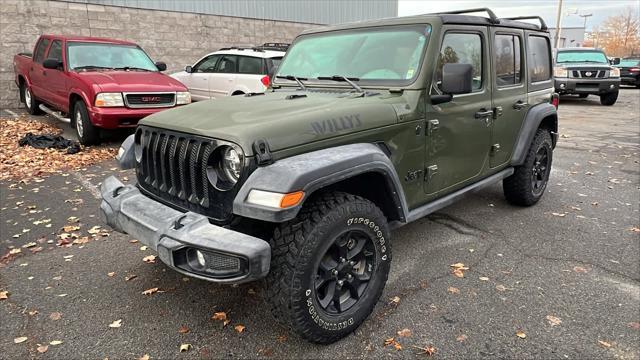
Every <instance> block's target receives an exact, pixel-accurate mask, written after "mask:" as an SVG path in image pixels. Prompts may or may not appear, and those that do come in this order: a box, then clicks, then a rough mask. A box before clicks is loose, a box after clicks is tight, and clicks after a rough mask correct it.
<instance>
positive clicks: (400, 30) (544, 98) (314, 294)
mask: <svg viewBox="0 0 640 360" xmlns="http://www.w3.org/2000/svg"><path fill="white" fill-rule="evenodd" d="M480 11H483V12H486V13H487V14H488V17H481V16H469V15H464V13H473V12H480ZM532 18H535V19H536V20H538V21H539V22H540V24H539V25H537V24H535V25H534V24H533V23H528V22H521V21H519V20H523V19H531V18H529V17H527V18H511V19H501V18H497V17H496V16H495V15H494V13H493V12H491V11H490V10H489V9H473V10H467V11H458V12H451V13H439V14H429V15H420V16H412V17H404V18H395V19H384V20H378V21H370V22H359V23H354V24H348V25H337V26H330V27H324V28H321V29H315V30H310V31H305V32H303V33H302V34H301V35H299V36H298V37H297V38H296V39H295V42H294V43H293V45H292V47H291V48H290V49H289V51H288V52H287V54H286V56H285V58H284V59H283V61H282V63H281V66H280V67H279V69H278V70H277V72H276V74H275V76H274V81H273V89H271V90H269V91H268V92H267V93H266V94H246V95H244V96H234V97H229V98H225V99H222V100H212V101H205V102H199V103H195V104H192V105H189V106H186V107H181V108H177V109H172V110H167V111H163V112H161V113H157V114H154V115H151V116H149V117H147V118H145V119H144V120H143V121H141V123H140V124H139V126H138V128H137V130H136V132H135V134H134V135H131V136H130V137H129V138H127V139H126V140H125V141H124V143H123V144H122V147H121V148H120V151H119V153H118V156H117V159H118V160H119V162H120V166H121V167H122V168H124V169H129V168H135V171H136V175H137V184H136V185H126V186H125V185H123V184H122V183H121V182H120V181H118V180H117V179H116V178H114V177H109V178H108V179H106V180H105V181H104V182H103V184H102V189H101V191H102V198H103V200H102V203H101V205H100V208H101V212H102V215H103V217H104V219H105V221H106V223H108V224H109V225H110V226H111V227H112V228H113V229H115V230H117V231H119V232H123V233H127V234H130V235H131V236H133V237H135V238H136V239H139V240H140V241H141V242H142V243H144V244H146V245H148V246H149V247H151V248H153V249H154V250H156V251H157V252H158V256H159V258H160V259H161V260H162V261H163V262H164V263H165V264H166V265H167V266H169V267H171V268H172V269H174V270H175V271H178V272H180V273H182V274H185V275H188V276H192V277H195V278H199V279H203V280H208V281H213V282H218V283H226V284H237V283H244V282H248V281H254V280H258V279H264V283H265V287H266V289H265V290H264V291H263V293H264V297H265V299H266V302H267V303H268V305H269V307H270V308H271V310H272V311H273V313H274V315H275V317H276V319H277V320H278V321H280V322H282V323H283V324H285V325H286V326H288V327H289V328H290V329H292V330H293V331H294V332H296V333H297V334H299V335H300V336H302V337H303V338H305V339H307V340H309V341H312V342H317V343H331V342H333V341H336V340H338V339H340V338H342V337H344V336H346V335H348V334H349V333H351V332H353V331H354V330H355V329H356V328H357V327H358V326H359V325H360V324H361V323H362V322H363V321H364V320H365V319H366V318H367V316H368V315H369V314H370V313H371V312H372V311H373V308H374V306H375V305H376V302H377V301H378V299H379V298H380V295H381V294H382V291H383V289H384V285H385V282H386V280H387V276H388V275H389V268H390V267H389V265H390V262H391V257H392V256H391V242H392V241H391V238H392V229H394V228H397V227H399V226H402V225H405V224H407V223H410V222H412V221H414V220H417V219H420V218H422V217H424V216H425V215H427V214H430V213H432V212H434V211H437V210H439V209H441V208H443V207H445V206H447V205H449V204H451V203H453V202H454V201H456V200H458V199H460V198H462V197H463V195H465V194H467V193H470V192H472V191H476V190H478V189H479V188H481V187H483V186H485V185H490V184H493V183H495V182H498V181H500V180H502V181H503V187H504V194H505V196H506V198H507V200H508V201H509V202H510V203H513V204H515V205H520V206H529V205H533V204H535V203H536V202H537V201H538V200H539V199H540V198H541V197H542V195H543V193H544V191H545V188H546V186H547V182H548V179H549V173H550V170H551V161H552V155H553V149H554V147H555V144H556V141H557V131H558V116H557V112H556V108H557V105H558V103H557V101H558V97H557V95H556V94H554V92H553V89H554V88H553V78H552V58H551V47H550V41H549V34H548V32H547V28H546V25H545V24H544V22H543V21H542V19H539V18H538V17H532ZM400 261H401V260H400Z"/></svg>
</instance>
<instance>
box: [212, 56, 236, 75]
mask: <svg viewBox="0 0 640 360" xmlns="http://www.w3.org/2000/svg"><path fill="white" fill-rule="evenodd" d="M237 58H238V57H237V56H235V55H223V56H222V59H220V61H219V62H218V66H217V67H216V72H219V73H235V72H236V71H237V70H236V69H237V67H236V63H237Z"/></svg>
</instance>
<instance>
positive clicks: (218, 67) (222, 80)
mask: <svg viewBox="0 0 640 360" xmlns="http://www.w3.org/2000/svg"><path fill="white" fill-rule="evenodd" d="M288 46H289V45H288V44H282V43H267V44H264V45H262V46H259V47H244V48H243V47H228V48H222V49H220V50H218V51H216V52H213V53H211V54H208V55H206V56H204V57H203V58H202V59H200V60H198V61H196V63H195V64H193V65H187V66H186V67H185V69H184V71H181V72H178V73H175V74H171V76H172V77H173V78H174V79H176V80H179V81H180V82H182V83H183V84H184V85H186V86H187V88H189V91H190V92H191V97H192V98H193V100H194V101H198V100H209V99H217V98H220V97H223V96H231V95H243V94H250V93H262V92H264V91H265V90H267V88H268V87H269V84H270V82H271V78H270V75H272V74H273V70H274V69H275V68H276V67H277V66H278V64H279V63H280V61H281V60H282V57H283V56H284V54H285V51H286V49H287V47H288Z"/></svg>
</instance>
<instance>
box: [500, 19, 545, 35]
mask: <svg viewBox="0 0 640 360" xmlns="http://www.w3.org/2000/svg"><path fill="white" fill-rule="evenodd" d="M505 19H507V20H538V21H540V30H542V31H546V30H549V28H547V23H545V22H544V20H543V19H542V18H541V17H540V16H516V17H510V18H505Z"/></svg>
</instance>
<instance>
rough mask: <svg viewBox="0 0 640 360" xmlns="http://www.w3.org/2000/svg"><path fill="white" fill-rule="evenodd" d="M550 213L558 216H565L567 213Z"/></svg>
mask: <svg viewBox="0 0 640 360" xmlns="http://www.w3.org/2000/svg"><path fill="white" fill-rule="evenodd" d="M551 215H553V216H558V217H565V216H567V214H565V213H556V212H553V213H551Z"/></svg>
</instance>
